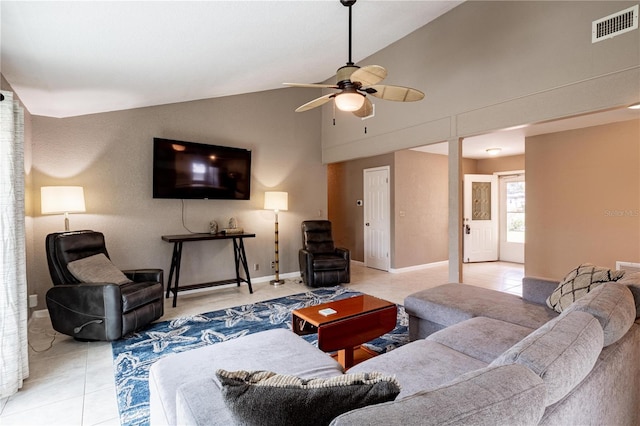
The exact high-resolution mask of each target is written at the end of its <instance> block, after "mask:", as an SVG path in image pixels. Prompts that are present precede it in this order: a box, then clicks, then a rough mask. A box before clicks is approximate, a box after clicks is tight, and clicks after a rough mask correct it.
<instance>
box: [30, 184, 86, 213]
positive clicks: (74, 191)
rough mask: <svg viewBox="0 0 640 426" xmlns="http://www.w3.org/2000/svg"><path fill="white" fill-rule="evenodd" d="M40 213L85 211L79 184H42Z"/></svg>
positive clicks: (82, 190)
mask: <svg viewBox="0 0 640 426" xmlns="http://www.w3.org/2000/svg"><path fill="white" fill-rule="evenodd" d="M40 200H41V202H40V207H41V209H42V214H59V213H81V212H84V211H86V208H85V205H84V189H83V188H82V187H81V186H43V187H42V188H40Z"/></svg>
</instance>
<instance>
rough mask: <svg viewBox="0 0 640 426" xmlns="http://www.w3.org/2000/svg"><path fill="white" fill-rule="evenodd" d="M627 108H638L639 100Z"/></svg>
mask: <svg viewBox="0 0 640 426" xmlns="http://www.w3.org/2000/svg"><path fill="white" fill-rule="evenodd" d="M627 108H629V109H640V102H636V103H635V104H632V105H629V106H628V107H627Z"/></svg>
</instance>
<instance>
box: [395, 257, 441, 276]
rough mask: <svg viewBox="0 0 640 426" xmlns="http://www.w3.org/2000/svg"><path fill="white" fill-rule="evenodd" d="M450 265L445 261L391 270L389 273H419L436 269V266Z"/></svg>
mask: <svg viewBox="0 0 640 426" xmlns="http://www.w3.org/2000/svg"><path fill="white" fill-rule="evenodd" d="M448 264H449V261H448V260H443V261H440V262H432V263H425V264H422V265H414V266H407V267H406V268H397V269H394V268H391V269H389V272H391V273H392V274H401V273H403V272H411V271H419V270H421V269H429V268H434V267H436V266H446V265H448Z"/></svg>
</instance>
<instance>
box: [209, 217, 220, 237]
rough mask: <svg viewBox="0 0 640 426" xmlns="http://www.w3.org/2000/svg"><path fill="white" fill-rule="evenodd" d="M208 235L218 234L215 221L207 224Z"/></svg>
mask: <svg viewBox="0 0 640 426" xmlns="http://www.w3.org/2000/svg"><path fill="white" fill-rule="evenodd" d="M209 233H210V234H212V235H213V234H217V233H218V222H216V221H215V220H212V221H211V222H209Z"/></svg>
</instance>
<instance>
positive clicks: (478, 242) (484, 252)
mask: <svg viewBox="0 0 640 426" xmlns="http://www.w3.org/2000/svg"><path fill="white" fill-rule="evenodd" d="M463 196H464V221H463V227H464V230H463V235H464V241H463V242H464V248H463V261H464V262H466V263H468V262H490V261H494V260H498V177H497V176H494V175H464V192H463Z"/></svg>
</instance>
